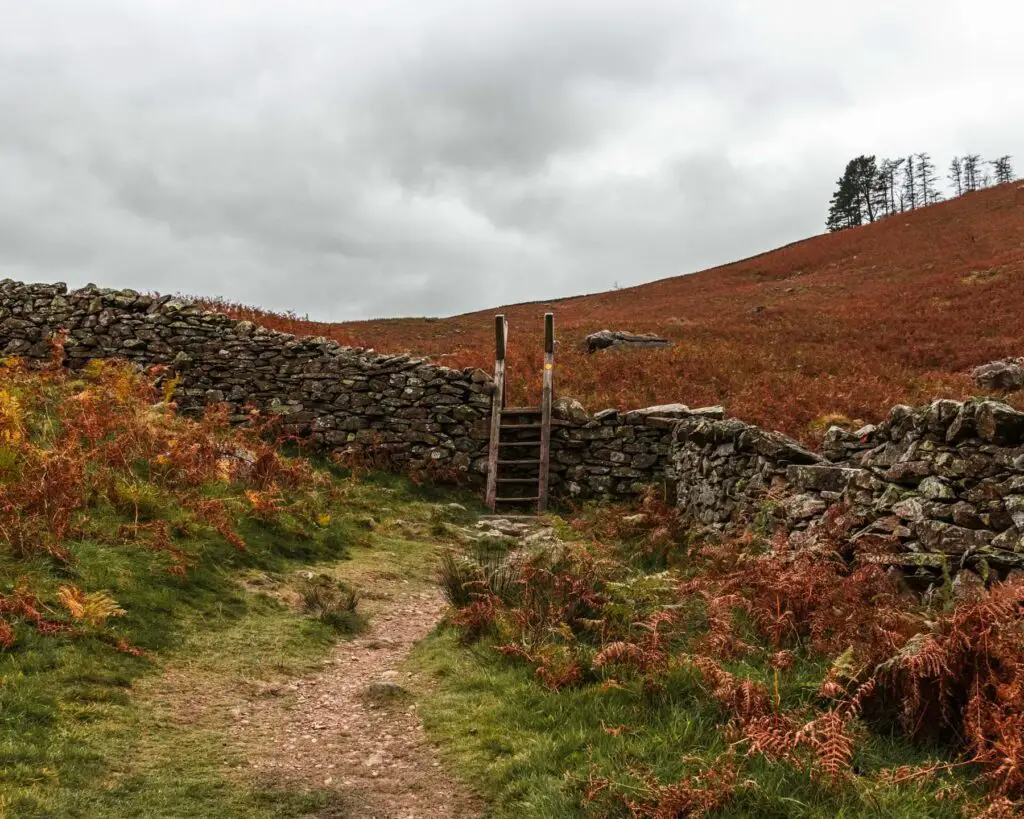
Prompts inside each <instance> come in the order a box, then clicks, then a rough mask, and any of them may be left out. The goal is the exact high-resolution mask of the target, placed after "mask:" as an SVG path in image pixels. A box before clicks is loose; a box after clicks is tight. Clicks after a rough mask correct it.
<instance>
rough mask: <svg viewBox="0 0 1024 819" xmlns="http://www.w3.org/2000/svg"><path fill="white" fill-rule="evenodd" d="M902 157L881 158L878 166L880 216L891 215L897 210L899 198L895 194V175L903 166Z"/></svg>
mask: <svg viewBox="0 0 1024 819" xmlns="http://www.w3.org/2000/svg"><path fill="white" fill-rule="evenodd" d="M905 161H906V160H904V159H883V160H882V164H881V165H879V166H878V186H877V187H878V201H879V212H880V215H882V216H891V215H892V214H894V213H896V212H898V211H899V200H898V198H897V195H896V175H897V174H898V173H899V170H900V168H901V167H902V166H903V163H904V162H905Z"/></svg>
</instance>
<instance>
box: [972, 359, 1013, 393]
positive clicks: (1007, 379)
mask: <svg viewBox="0 0 1024 819" xmlns="http://www.w3.org/2000/svg"><path fill="white" fill-rule="evenodd" d="M971 376H972V377H973V378H974V383H975V384H977V385H978V386H979V387H981V388H982V389H983V390H990V391H992V392H1013V391H1014V390H1024V358H1011V359H1006V360H1004V361H991V362H989V363H988V364H982V365H981V366H980V367H975V368H974V371H973V372H972V373H971Z"/></svg>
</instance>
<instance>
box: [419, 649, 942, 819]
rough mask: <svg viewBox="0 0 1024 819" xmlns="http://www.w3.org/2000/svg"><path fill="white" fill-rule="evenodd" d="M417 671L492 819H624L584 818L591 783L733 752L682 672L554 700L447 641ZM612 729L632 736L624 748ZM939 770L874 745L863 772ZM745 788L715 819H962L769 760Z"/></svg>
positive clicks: (888, 745)
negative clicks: (651, 683)
mask: <svg viewBox="0 0 1024 819" xmlns="http://www.w3.org/2000/svg"><path fill="white" fill-rule="evenodd" d="M412 663H413V665H414V666H415V667H416V668H417V669H418V670H420V671H423V672H426V673H427V674H428V675H430V677H431V678H432V679H433V680H434V681H435V683H436V684H435V685H433V686H432V693H431V694H430V695H429V696H428V697H427V699H426V701H425V702H424V703H423V704H422V705H421V713H422V715H423V718H424V723H425V727H426V729H427V731H428V733H429V734H430V735H431V736H433V737H434V738H436V739H438V740H439V741H441V743H442V747H443V749H444V754H445V756H446V758H447V759H448V761H449V762H450V763H451V764H452V765H453V766H454V767H455V769H456V770H457V771H458V772H459V773H460V774H462V775H463V776H465V777H466V778H467V779H469V780H470V781H471V782H473V784H474V785H475V786H476V787H477V788H479V790H480V792H481V793H482V794H483V795H484V797H485V798H486V799H487V800H488V802H490V803H491V804H492V805H493V806H494V807H493V808H492V812H491V814H489V815H490V816H493V817H496V819H497V818H498V817H510V819H511V817H552V818H553V817H574V816H580V817H582V816H594V815H609V812H610V815H627V814H626V812H625V811H624V810H622V809H621V807H620V808H618V809H617V810H616V809H615V808H613V807H612V806H611V804H610V803H607V802H605V803H595V804H593V805H590V806H589V807H587V806H585V805H584V801H585V800H584V795H585V793H586V789H587V785H588V782H589V781H591V780H592V779H599V778H607V779H610V780H612V781H613V782H615V783H617V784H618V785H619V786H620V788H622V789H623V790H627V791H628V789H629V788H631V787H637V786H639V785H640V784H641V782H640V780H639V779H638V778H637V774H638V773H644V774H650V775H653V776H654V777H655V778H657V779H658V780H659V781H660V782H662V783H665V784H667V783H672V782H676V781H679V780H680V779H681V778H683V777H685V776H686V775H692V774H694V773H696V772H697V771H698V770H699V769H700V767H702V766H704V765H706V764H708V763H710V762H711V761H712V760H713V759H714V758H715V757H716V756H718V755H719V754H721V753H722V752H724V751H725V750H726V749H727V746H728V742H727V741H726V739H725V738H724V736H723V730H722V729H723V728H724V725H725V721H726V717H725V714H724V713H723V712H722V711H721V709H720V708H719V707H718V706H717V705H716V704H715V703H714V702H713V701H712V700H711V699H710V698H709V697H708V696H707V694H706V692H705V691H704V690H703V688H702V687H701V685H700V683H699V681H698V679H697V678H696V676H695V675H693V674H691V673H688V672H686V671H677V672H674V673H672V674H671V675H670V676H669V677H668V678H667V679H666V681H665V688H664V690H663V691H660V692H657V693H644V692H643V691H642V690H641V689H640V688H639V687H638V686H630V687H627V688H626V689H624V690H623V689H614V688H613V689H609V690H601V688H600V687H599V686H595V685H589V686H582V687H579V688H571V689H565V690H562V691H560V692H552V691H549V690H547V689H545V688H544V687H542V686H541V685H540V684H538V682H537V681H536V680H535V679H534V676H533V674H532V671H531V669H529V668H527V667H525V666H523V665H522V664H520V663H518V662H516V661H514V660H509V659H506V658H504V657H502V656H500V655H499V654H497V652H495V651H494V650H493V646H492V645H489V644H487V643H479V644H477V645H474V646H471V647H463V646H460V645H459V643H458V641H457V636H456V634H455V633H454V632H453V631H452V630H447V629H443V630H440V631H439V632H438V633H436V634H434V635H433V636H432V637H431V638H430V639H429V640H428V641H426V642H425V643H423V644H422V645H421V646H420V647H419V648H418V649H417V650H416V652H415V653H414V655H413V658H412ZM732 670H734V671H738V670H739V669H732ZM748 670H751V669H748ZM814 677H815V669H813V668H812V667H807V668H802V669H801V668H795V669H794V670H792V671H791V672H787V675H786V678H785V679H784V680H783V682H782V684H781V686H780V693H781V695H782V697H783V700H784V702H788V703H790V704H793V703H795V702H797V701H799V700H800V699H801V698H804V697H806V696H808V694H807V689H808V687H809V685H810V681H811V680H812V679H813V678H814ZM817 679H818V680H820V669H818V670H817ZM605 727H607V728H609V729H616V730H617V729H620V728H622V729H624V730H622V731H621V733H619V735H617V736H616V735H613V734H612V733H610V732H608V731H606V730H605ZM933 758H935V755H934V754H930V753H928V751H927V749H919V748H914V747H912V746H910V745H909V744H907V743H905V742H897V741H894V740H892V739H889V738H886V737H881V736H873V737H871V738H870V739H869V740H868V741H867V742H866V743H863V745H862V747H860V748H859V750H858V753H857V756H856V760H855V761H856V764H857V767H858V768H859V769H860V770H861V771H862V772H865V773H867V772H871V771H876V770H879V769H881V768H885V767H891V766H899V765H912V764H918V763H922V762H925V761H927V760H929V759H933ZM744 778H748V779H750V780H751V781H752V783H753V784H751V785H750V786H748V787H741V788H739V789H738V790H737V797H736V798H735V799H734V800H733V801H732V802H731V803H730V805H729V807H728V808H727V809H725V810H723V811H722V812H720V813H719V814H715V815H716V816H728V817H751V816H757V817H816V818H817V817H821V819H824V818H825V817H829V819H831V817H878V816H886V817H907V819H911V817H914V819H917V818H918V817H934V818H935V819H939V817H949V819H952V817H958V818H959V817H961V816H962V814H961V810H960V805H959V804H957V803H954V802H950V801H937V800H936V795H935V794H936V791H937V790H938V789H939V787H940V785H941V784H943V783H942V782H936V781H930V782H927V783H924V784H922V785H909V786H905V787H881V786H879V785H871V784H868V783H869V779H868V778H866V777H862V778H861V779H862V781H861V783H860V784H857V785H850V786H847V787H842V788H839V789H835V788H832V787H829V786H827V785H824V784H822V783H819V782H817V781H815V780H814V779H813V778H812V777H811V776H810V775H809V774H808V773H807V772H804V771H799V770H794V769H792V768H789V767H787V766H784V765H781V764H772V763H768V762H766V761H765V760H764V759H761V758H757V759H752V760H750V761H749V763H748V764H747V765H746V767H745V769H744ZM637 791H638V793H639V788H638V787H637Z"/></svg>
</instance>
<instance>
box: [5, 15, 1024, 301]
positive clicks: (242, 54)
mask: <svg viewBox="0 0 1024 819" xmlns="http://www.w3.org/2000/svg"><path fill="white" fill-rule="evenodd" d="M1016 7H1017V4H1016V3H1014V2H1011V0H927V2H926V1H925V0H920V2H918V0H902V1H901V0H884V1H883V0H861V2H860V3H857V4H838V3H825V2H821V0H813V1H812V0H776V2H772V3H767V2H762V0H687V1H686V2H683V0H622V2H601V0H585V1H583V0H581V2H568V1H567V0H515V2H512V0H505V1H504V2H500V3H499V2H494V0H490V2H484V0H475V1H474V2H471V1H470V0H289V2H282V1H281V0H0V277H2V276H6V277H10V278H17V279H23V280H34V281H55V280H62V281H67V282H68V283H69V284H72V285H75V286H77V285H81V284H84V283H86V282H89V281H93V282H96V283H97V284H101V285H105V286H126V287H133V288H136V289H139V290H159V291H161V292H186V293H202V294H219V295H223V296H225V297H228V298H230V299H232V300H237V301H243V302H247V303H255V304H260V305H263V306H266V307H270V308H274V309H278V310H288V309H290V310H295V311H297V312H299V313H300V314H302V313H309V314H310V315H311V316H312V317H314V318H321V319H346V318H365V317H371V316H394V315H410V314H411V315H424V314H430V315H436V314H451V313H457V312H463V311H467V310H472V309H478V308H484V307H489V306H492V305H495V304H498V303H502V302H511V301H525V300H534V299H546V298H551V297H556V296H564V295H572V294H577V293H580V292H594V291H598V290H605V289H609V288H612V287H614V286H616V285H627V284H636V283H640V282H643V281H649V280H652V279H657V278H662V277H665V276H671V275H676V274H680V273H687V272H691V271H694V270H697V269H700V268H703V267H708V266H711V265H714V264H718V263H721V262H726V261H730V260H732V259H736V258H740V257H743V256H747V255H750V254H752V253H756V252H759V251H761V250H765V249H768V248H770V247H773V246H776V245H779V244H783V243H785V242H788V241H792V240H794V239H799V238H803V237H805V236H808V235H811V234H814V233H818V232H820V231H821V230H822V226H823V224H824V217H825V211H826V207H827V202H828V199H829V196H830V195H831V192H832V187H833V183H834V181H835V179H836V177H837V176H838V175H839V174H840V173H841V171H842V168H843V166H844V165H845V163H846V161H847V160H848V159H849V158H850V157H851V156H853V155H855V154H858V153H862V152H864V153H877V154H879V155H880V156H881V155H896V154H905V153H908V152H912V151H913V152H916V151H924V150H927V151H930V152H931V154H932V155H933V157H934V158H935V159H936V160H938V161H939V162H940V164H942V165H945V164H946V163H947V162H948V160H949V158H950V156H952V155H953V154H955V153H959V152H965V151H973V152H978V153H981V154H983V155H985V156H987V157H995V156H998V155H1000V154H1005V153H1010V154H1016V155H1018V157H1019V159H1018V162H1017V165H1018V167H1021V166H1024V83H1022V82H1021V77H1024V48H1021V46H1020V39H1019V33H1020V31H1021V30H1022V29H1024V9H1020V10H1017V8H1016ZM840 9H842V11H840Z"/></svg>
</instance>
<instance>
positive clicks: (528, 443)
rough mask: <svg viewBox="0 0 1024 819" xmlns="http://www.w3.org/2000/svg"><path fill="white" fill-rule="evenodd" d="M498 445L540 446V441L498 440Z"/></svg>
mask: <svg viewBox="0 0 1024 819" xmlns="http://www.w3.org/2000/svg"><path fill="white" fill-rule="evenodd" d="M498 446H540V441H498Z"/></svg>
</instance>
